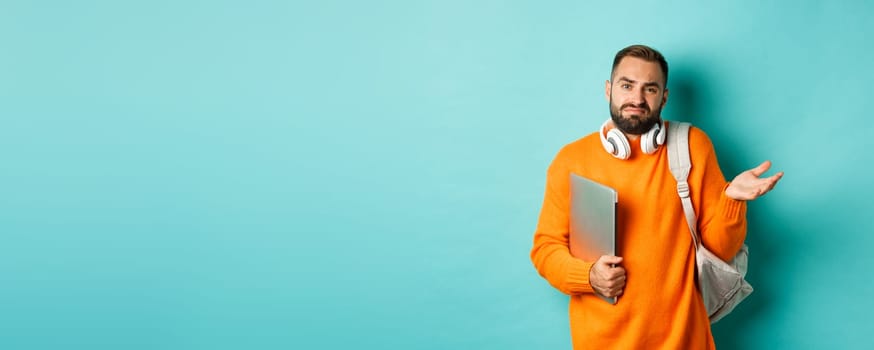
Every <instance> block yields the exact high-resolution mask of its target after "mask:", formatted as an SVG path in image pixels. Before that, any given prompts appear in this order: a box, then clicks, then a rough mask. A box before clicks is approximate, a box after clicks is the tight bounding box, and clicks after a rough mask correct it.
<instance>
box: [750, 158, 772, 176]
mask: <svg viewBox="0 0 874 350" xmlns="http://www.w3.org/2000/svg"><path fill="white" fill-rule="evenodd" d="M770 168H771V161H770V160H766V161H764V162H762V164H759V166H757V167H755V168H752V169H750V173H752V174H753V175H755V176H756V177H759V176H762V174H764V173H765V172H766V171H768V169H770Z"/></svg>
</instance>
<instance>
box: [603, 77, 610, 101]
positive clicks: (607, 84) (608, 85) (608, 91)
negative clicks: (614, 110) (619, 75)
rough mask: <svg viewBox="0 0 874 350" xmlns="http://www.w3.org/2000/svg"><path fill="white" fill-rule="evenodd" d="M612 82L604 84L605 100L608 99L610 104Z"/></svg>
mask: <svg viewBox="0 0 874 350" xmlns="http://www.w3.org/2000/svg"><path fill="white" fill-rule="evenodd" d="M610 88H611V86H610V81H609V80H607V81H606V82H604V98H606V99H607V102H610Z"/></svg>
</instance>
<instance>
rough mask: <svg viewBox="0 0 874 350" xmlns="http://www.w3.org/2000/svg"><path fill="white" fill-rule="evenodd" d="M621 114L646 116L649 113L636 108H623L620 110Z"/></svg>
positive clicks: (643, 109)
mask: <svg viewBox="0 0 874 350" xmlns="http://www.w3.org/2000/svg"><path fill="white" fill-rule="evenodd" d="M622 111H623V112H628V113H631V114H646V113H648V112H649V110H647V109H646V108H638V107H625V108H623V109H622Z"/></svg>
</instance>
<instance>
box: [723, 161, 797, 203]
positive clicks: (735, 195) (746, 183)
mask: <svg viewBox="0 0 874 350" xmlns="http://www.w3.org/2000/svg"><path fill="white" fill-rule="evenodd" d="M770 168H771V161H769V160H766V161H765V162H764V163H762V164H759V166H757V167H755V168H752V169H750V170H747V171H744V172H742V173H740V174H738V175H737V176H736V177H735V178H734V180H731V183H729V184H728V187H727V188H726V189H725V195H726V196H728V197H729V198H732V199H735V200H739V201H750V200H753V199H756V198H759V197H761V196H763V195H764V194H765V193H768V191H770V190H771V189H773V188H774V186H775V185H777V181H780V179H781V178H782V177H783V172H782V171H781V172H779V173H777V174H774V175H773V176H770V177H766V178H760V176H762V174H764V173H765V172H766V171H768V169H770Z"/></svg>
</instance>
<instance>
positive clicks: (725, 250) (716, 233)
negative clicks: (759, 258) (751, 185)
mask: <svg viewBox="0 0 874 350" xmlns="http://www.w3.org/2000/svg"><path fill="white" fill-rule="evenodd" d="M689 145H690V150H691V152H690V153H692V173H691V174H690V177H692V178H694V180H695V181H696V182H697V185H694V184H693V185H692V186H693V188H696V187H697V188H699V189H700V190H699V191H694V192H697V193H694V192H693V197H697V198H695V199H696V200H695V201H694V202H695V206H696V208H695V212H697V213H699V214H698V232H699V234H700V235H701V237H702V242H703V244H704V246H705V247H707V249H708V250H710V251H711V252H713V253H714V254H716V255H717V256H719V257H720V258H721V259H723V260H724V261H730V260H731V259H732V258H733V257H734V256H735V254H737V252H738V251H739V250H740V248H741V246H742V245H743V242H744V239H745V238H746V232H747V220H746V209H747V206H746V202H745V201H738V200H734V199H731V198H728V197H727V196H726V195H725V188H726V187H727V186H728V183H727V182H726V181H725V177H724V176H723V174H722V170H721V169H720V168H719V162H718V161H717V159H716V152H715V151H714V149H713V144H712V143H711V141H710V139H709V138H708V137H707V135H706V134H705V133H704V132H703V131H701V130H700V129H697V128H692V131H691V133H690V135H689Z"/></svg>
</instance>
